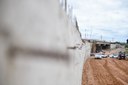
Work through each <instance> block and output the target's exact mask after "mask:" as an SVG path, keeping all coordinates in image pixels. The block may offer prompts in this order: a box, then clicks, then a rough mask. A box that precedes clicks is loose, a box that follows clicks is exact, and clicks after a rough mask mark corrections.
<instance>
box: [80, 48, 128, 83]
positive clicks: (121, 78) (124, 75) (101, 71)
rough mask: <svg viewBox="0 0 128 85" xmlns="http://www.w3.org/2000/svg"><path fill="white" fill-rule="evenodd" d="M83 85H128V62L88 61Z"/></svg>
mask: <svg viewBox="0 0 128 85" xmlns="http://www.w3.org/2000/svg"><path fill="white" fill-rule="evenodd" d="M118 51H119V49H118ZM113 52H114V51H113ZM115 52H117V51H115ZM82 85H128V61H127V60H118V59H112V58H104V59H101V60H99V59H94V58H90V59H88V60H87V61H86V63H85V65H84V70H83V82H82Z"/></svg>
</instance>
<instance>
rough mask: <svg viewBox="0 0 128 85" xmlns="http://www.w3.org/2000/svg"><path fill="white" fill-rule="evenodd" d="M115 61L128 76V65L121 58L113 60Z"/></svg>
mask: <svg viewBox="0 0 128 85" xmlns="http://www.w3.org/2000/svg"><path fill="white" fill-rule="evenodd" d="M113 62H114V63H115V66H116V67H117V68H119V69H120V70H122V71H123V72H124V73H125V74H126V75H127V76H128V66H125V65H124V64H123V63H122V62H121V60H119V61H118V60H113Z"/></svg>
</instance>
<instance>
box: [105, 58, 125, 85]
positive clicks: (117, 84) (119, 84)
mask: <svg viewBox="0 0 128 85" xmlns="http://www.w3.org/2000/svg"><path fill="white" fill-rule="evenodd" d="M103 66H104V68H105V69H106V70H107V72H108V73H109V74H110V76H111V77H112V80H113V84H112V85H123V83H122V82H120V81H118V80H117V78H116V77H115V76H114V75H113V74H112V73H111V71H110V68H109V67H108V60H105V64H104V65H103Z"/></svg>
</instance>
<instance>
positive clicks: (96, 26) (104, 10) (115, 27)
mask: <svg viewBox="0 0 128 85" xmlns="http://www.w3.org/2000/svg"><path fill="white" fill-rule="evenodd" d="M70 1H72V3H73V4H74V5H73V6H74V14H75V15H76V16H77V19H78V23H79V26H80V31H81V33H82V35H83V37H84V36H85V30H84V29H87V30H88V31H86V34H89V35H91V33H92V35H93V36H94V38H97V39H98V38H100V36H101V35H102V36H103V37H104V38H105V39H106V40H110V38H115V40H119V41H125V40H126V38H127V37H126V36H127V34H128V24H127V23H128V15H127V14H128V12H127V9H128V7H127V6H126V5H125V6H123V4H125V3H126V2H128V1H126V0H70ZM90 30H93V32H92V31H90ZM92 38H93V37H92Z"/></svg>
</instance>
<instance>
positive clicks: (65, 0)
mask: <svg viewBox="0 0 128 85" xmlns="http://www.w3.org/2000/svg"><path fill="white" fill-rule="evenodd" d="M65 11H66V13H67V0H65Z"/></svg>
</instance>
